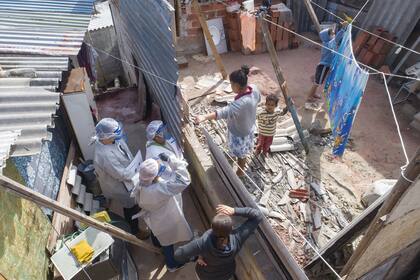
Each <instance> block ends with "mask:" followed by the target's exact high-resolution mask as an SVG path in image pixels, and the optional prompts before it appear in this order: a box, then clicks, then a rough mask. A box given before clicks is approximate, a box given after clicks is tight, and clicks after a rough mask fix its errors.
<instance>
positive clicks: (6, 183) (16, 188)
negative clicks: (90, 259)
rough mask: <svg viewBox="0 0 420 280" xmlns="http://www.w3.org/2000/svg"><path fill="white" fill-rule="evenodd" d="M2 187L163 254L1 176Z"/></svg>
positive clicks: (140, 241)
mask: <svg viewBox="0 0 420 280" xmlns="http://www.w3.org/2000/svg"><path fill="white" fill-rule="evenodd" d="M0 186H1V187H3V188H5V189H6V190H9V191H12V192H13V193H15V194H16V195H18V196H19V197H22V198H24V199H27V200H29V201H32V202H34V203H35V204H37V205H39V206H43V207H47V208H50V209H51V210H53V211H55V212H58V213H60V214H62V215H64V216H67V217H69V218H71V219H73V220H75V221H78V222H81V223H84V224H87V225H89V226H91V227H94V228H96V229H98V230H100V231H103V232H106V233H108V234H110V235H112V236H113V237H115V238H118V239H121V240H124V241H127V242H129V243H131V244H134V245H136V246H139V247H142V248H144V249H146V250H148V251H150V252H153V253H157V254H161V252H160V250H159V249H157V248H155V247H154V246H152V245H150V244H148V243H146V242H145V241H142V240H140V239H138V238H137V237H135V236H134V235H132V234H130V233H127V232H125V231H124V230H122V229H120V228H117V227H115V226H113V225H110V224H107V223H102V222H99V221H97V220H95V219H94V218H92V217H89V216H87V215H85V214H82V213H80V212H78V211H77V210H75V209H72V208H69V207H65V206H62V205H60V204H59V203H58V202H57V201H55V200H53V199H51V198H49V197H47V196H45V195H42V194H39V193H37V192H35V191H33V190H31V189H30V188H27V187H25V186H23V185H21V184H19V183H17V182H15V181H13V180H11V179H9V178H7V177H5V176H3V175H0Z"/></svg>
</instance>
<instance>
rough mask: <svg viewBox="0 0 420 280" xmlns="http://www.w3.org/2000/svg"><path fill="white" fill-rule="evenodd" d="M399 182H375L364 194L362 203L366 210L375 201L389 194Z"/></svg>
mask: <svg viewBox="0 0 420 280" xmlns="http://www.w3.org/2000/svg"><path fill="white" fill-rule="evenodd" d="M396 182H397V180H394V179H382V180H377V181H375V182H373V184H372V185H371V186H370V187H369V188H368V190H366V191H365V192H364V193H363V194H362V199H361V202H362V204H363V206H365V207H366V208H367V207H369V206H370V205H371V204H372V203H373V202H375V200H377V199H378V198H379V197H381V196H383V195H384V194H386V193H387V192H389V191H390V190H391V189H392V188H393V187H394V185H395V183H396Z"/></svg>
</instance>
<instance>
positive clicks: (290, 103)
mask: <svg viewBox="0 0 420 280" xmlns="http://www.w3.org/2000/svg"><path fill="white" fill-rule="evenodd" d="M258 20H259V21H260V23H261V24H260V26H261V28H262V32H263V36H264V41H265V43H266V45H267V49H268V53H269V54H270V58H271V63H272V64H273V68H274V73H276V77H277V81H278V83H279V85H280V89H281V92H282V93H283V98H284V101H285V103H286V106H287V109H288V110H289V112H290V114H291V115H292V118H293V122H294V124H295V126H296V130H297V131H298V134H299V137H300V141H301V142H302V145H303V147H304V148H305V152H306V153H307V154H308V153H309V146H308V142H307V141H306V138H305V135H304V134H303V129H302V126H301V124H300V121H299V117H298V115H297V112H296V108H295V105H294V103H293V100H292V99H291V98H290V97H289V96H288V92H289V91H288V88H287V83H286V80H285V79H284V76H283V72H282V70H281V67H280V64H279V61H278V59H277V52H276V48H275V47H274V43H273V39H272V38H271V34H270V31H269V30H268V26H267V22H266V21H265V15H260V16H259V17H258Z"/></svg>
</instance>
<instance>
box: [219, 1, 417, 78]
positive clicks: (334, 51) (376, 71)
mask: <svg viewBox="0 0 420 280" xmlns="http://www.w3.org/2000/svg"><path fill="white" fill-rule="evenodd" d="M215 1H216V2H218V3H220V4H223V5H225V6H226V7H227V6H229V5H227V4H226V3H224V2H223V1H222V0H215ZM249 14H250V15H252V16H254V17H255V18H257V19H258V16H256V15H254V14H252V13H249ZM262 19H263V20H264V21H266V22H268V23H270V24H272V25H275V26H277V27H280V28H281V29H283V30H285V31H287V32H289V33H292V34H294V35H296V36H298V37H300V38H302V39H304V40H306V41H308V42H310V43H312V44H314V45H317V46H319V47H320V48H324V49H327V50H329V51H331V52H332V53H335V54H337V55H340V56H342V57H344V58H346V59H348V60H351V61H355V62H356V63H358V64H359V65H362V66H363V67H366V68H368V69H370V70H372V71H374V72H375V73H369V74H370V75H377V74H382V73H383V74H385V75H387V76H392V77H396V78H402V79H408V80H416V81H420V79H419V78H415V77H409V76H402V75H397V74H392V73H384V72H382V71H379V70H378V69H375V68H373V67H371V66H369V65H366V64H363V63H361V62H359V61H357V60H356V59H355V58H351V57H348V56H345V55H343V54H341V53H339V52H338V51H336V50H334V49H331V48H329V47H326V46H324V45H322V44H321V43H318V42H316V41H314V40H312V39H310V38H308V37H306V36H304V35H301V34H299V33H297V32H295V31H293V30H291V29H289V28H286V27H284V26H282V25H279V24H277V23H276V22H273V21H271V20H269V19H267V18H264V17H263V18H262Z"/></svg>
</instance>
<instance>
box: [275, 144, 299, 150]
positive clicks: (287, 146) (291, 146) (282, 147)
mask: <svg viewBox="0 0 420 280" xmlns="http://www.w3.org/2000/svg"><path fill="white" fill-rule="evenodd" d="M270 150H271V151H272V152H287V151H293V150H296V147H295V145H294V144H282V145H271V147H270Z"/></svg>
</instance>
